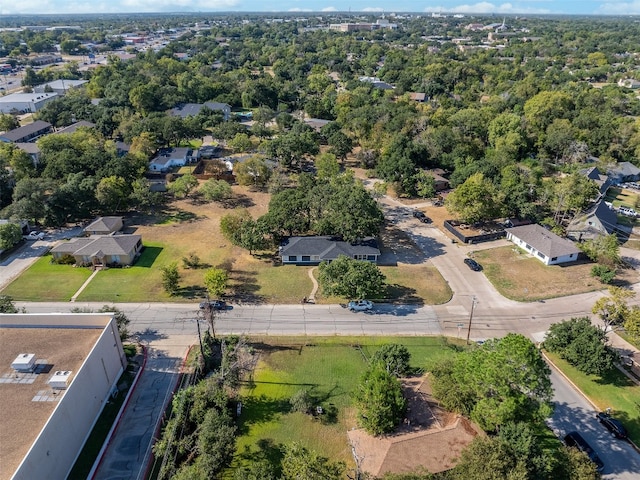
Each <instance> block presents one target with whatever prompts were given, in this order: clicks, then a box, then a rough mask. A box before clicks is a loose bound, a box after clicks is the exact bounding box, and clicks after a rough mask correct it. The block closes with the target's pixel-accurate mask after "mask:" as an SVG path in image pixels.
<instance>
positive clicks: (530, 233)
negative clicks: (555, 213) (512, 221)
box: [506, 223, 580, 258]
mask: <svg viewBox="0 0 640 480" xmlns="http://www.w3.org/2000/svg"><path fill="white" fill-rule="evenodd" d="M506 232H507V233H510V234H511V235H513V236H514V237H517V238H519V239H520V240H522V241H523V242H526V243H527V245H531V246H532V247H533V248H535V249H536V250H537V251H539V252H541V253H543V254H545V255H546V256H547V257H549V258H554V257H562V256H564V255H569V254H571V253H573V254H578V253H580V250H579V249H578V248H577V247H576V246H575V245H574V243H573V242H572V241H571V240H567V239H566V238H562V237H559V236H558V235H556V234H555V233H553V232H551V231H549V230H547V229H546V228H544V227H543V226H541V225H538V224H536V223H534V224H531V225H522V226H521V227H513V228H507V229H506Z"/></svg>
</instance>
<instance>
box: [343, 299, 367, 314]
mask: <svg viewBox="0 0 640 480" xmlns="http://www.w3.org/2000/svg"><path fill="white" fill-rule="evenodd" d="M347 308H348V309H349V310H351V311H352V312H366V311H368V310H371V309H373V303H371V302H370V301H369V300H352V301H351V302H349V304H348V305H347Z"/></svg>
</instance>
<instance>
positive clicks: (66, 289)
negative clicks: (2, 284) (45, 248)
mask: <svg viewBox="0 0 640 480" xmlns="http://www.w3.org/2000/svg"><path fill="white" fill-rule="evenodd" d="M90 275H91V270H90V269H88V268H73V267H72V266H71V265H56V264H53V263H51V255H45V256H44V257H42V258H39V259H38V260H37V261H36V262H35V263H34V264H33V265H32V266H31V267H30V268H29V269H28V270H27V271H25V272H24V273H23V274H22V275H20V276H19V277H18V278H17V279H15V280H14V281H13V282H11V283H10V284H9V285H8V286H7V287H6V288H5V289H4V290H2V294H3V295H9V296H10V297H12V298H13V299H14V300H21V301H36V302H45V301H63V302H64V301H68V300H70V299H71V297H72V296H73V294H74V293H76V291H78V289H79V288H80V287H81V286H82V284H83V283H84V282H85V280H86V279H87V278H89V276H90Z"/></svg>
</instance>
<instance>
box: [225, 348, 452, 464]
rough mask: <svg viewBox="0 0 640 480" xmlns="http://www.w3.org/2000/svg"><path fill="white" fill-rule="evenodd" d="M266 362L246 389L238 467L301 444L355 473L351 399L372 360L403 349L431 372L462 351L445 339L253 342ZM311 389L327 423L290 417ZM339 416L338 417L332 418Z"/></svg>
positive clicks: (262, 360)
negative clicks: (386, 349)
mask: <svg viewBox="0 0 640 480" xmlns="http://www.w3.org/2000/svg"><path fill="white" fill-rule="evenodd" d="M252 340H253V341H254V346H255V348H256V349H258V350H259V352H260V362H259V365H258V368H257V369H256V372H255V374H254V376H253V381H251V382H248V383H247V384H246V385H245V386H244V387H243V389H242V391H241V395H242V403H243V410H242V415H241V422H240V426H239V428H240V436H239V438H238V442H237V455H236V460H235V462H234V466H236V467H237V466H238V465H240V464H241V463H242V462H243V461H244V460H245V459H248V458H252V459H255V458H256V457H257V456H261V455H264V456H266V457H267V458H271V459H273V458H274V457H275V456H277V455H278V448H277V447H278V445H281V444H284V443H289V442H293V441H298V442H301V443H302V444H303V445H305V446H307V447H308V448H310V449H313V450H315V451H317V452H318V453H319V454H321V455H323V456H326V457H328V458H330V459H332V460H334V461H337V460H340V461H344V462H345V463H346V464H347V465H349V466H350V467H353V457H352V455H351V450H350V447H349V445H348V443H347V436H346V432H347V430H348V429H350V428H352V427H354V426H355V425H356V421H355V411H354V409H353V408H352V407H351V398H350V393H351V391H352V390H353V388H354V386H355V385H356V384H357V383H358V381H359V378H360V376H361V375H362V373H363V372H364V371H365V369H366V367H367V359H369V358H370V357H371V355H373V353H374V352H375V351H376V350H377V349H378V348H379V347H380V345H383V344H385V343H401V344H403V345H405V346H406V347H407V348H408V349H409V351H410V352H411V355H412V357H411V358H412V364H413V365H414V366H416V367H420V368H423V369H429V368H430V366H432V365H433V364H434V362H437V361H438V360H440V359H442V358H446V357H448V356H451V355H453V354H454V353H455V351H456V350H457V347H455V346H453V345H451V344H449V343H447V342H446V340H444V339H442V338H433V337H408V338H396V337H393V338H378V337H376V338H369V337H366V338H365V337H353V338H352V337H340V338H336V337H325V338H315V337H314V338H293V337H283V338H274V337H269V338H263V339H252ZM301 389H308V390H309V392H310V393H311V395H312V396H313V397H314V398H316V399H317V400H318V401H317V404H318V405H321V406H322V407H323V408H324V410H325V412H327V413H326V414H325V415H324V416H323V419H316V418H315V417H312V416H309V415H304V414H301V413H292V412H290V411H289V410H290V407H289V398H290V397H291V396H292V395H293V394H294V393H296V392H297V391H299V390H301ZM332 412H335V414H332Z"/></svg>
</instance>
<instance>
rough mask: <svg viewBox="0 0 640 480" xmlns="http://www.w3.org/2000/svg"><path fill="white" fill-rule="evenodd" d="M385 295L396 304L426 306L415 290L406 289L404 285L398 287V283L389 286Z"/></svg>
mask: <svg viewBox="0 0 640 480" xmlns="http://www.w3.org/2000/svg"><path fill="white" fill-rule="evenodd" d="M384 295H385V298H386V299H388V300H391V301H394V302H400V303H403V304H407V303H411V304H419V305H423V304H424V301H423V300H422V298H420V297H419V296H417V295H416V289H415V288H411V287H405V286H404V285H398V284H397V283H394V284H391V285H387V288H386V291H385V293H384Z"/></svg>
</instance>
